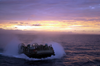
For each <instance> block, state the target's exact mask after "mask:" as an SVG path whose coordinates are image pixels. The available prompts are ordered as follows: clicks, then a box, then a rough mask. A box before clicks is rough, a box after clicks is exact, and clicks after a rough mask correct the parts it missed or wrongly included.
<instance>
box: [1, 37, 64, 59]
mask: <svg viewBox="0 0 100 66" xmlns="http://www.w3.org/2000/svg"><path fill="white" fill-rule="evenodd" d="M20 43H21V42H20V41H19V40H18V38H17V37H15V38H14V39H13V40H12V41H11V42H10V43H8V44H7V46H6V47H5V49H4V50H5V51H4V53H3V55H5V56H10V57H16V58H23V59H28V60H46V59H55V58H61V57H63V56H64V55H65V52H64V49H63V47H62V46H61V45H60V44H59V43H56V42H49V43H48V44H49V45H50V44H51V45H52V47H53V49H54V52H55V56H53V55H52V56H51V57H47V58H45V59H35V58H29V57H27V56H26V55H25V54H18V45H19V44H20Z"/></svg>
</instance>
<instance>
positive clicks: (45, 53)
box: [19, 43, 55, 58]
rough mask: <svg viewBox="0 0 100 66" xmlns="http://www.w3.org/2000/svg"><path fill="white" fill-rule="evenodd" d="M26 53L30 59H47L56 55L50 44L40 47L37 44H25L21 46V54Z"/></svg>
mask: <svg viewBox="0 0 100 66" xmlns="http://www.w3.org/2000/svg"><path fill="white" fill-rule="evenodd" d="M21 53H24V54H25V55H27V56H28V57H30V58H46V57H50V56H51V55H55V53H54V50H53V47H52V46H51V45H50V46H48V44H45V45H42V44H41V45H38V44H37V43H35V44H32V45H30V44H28V45H27V46H25V45H24V44H23V43H21V44H19V54H21Z"/></svg>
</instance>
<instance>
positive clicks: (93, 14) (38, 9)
mask: <svg viewBox="0 0 100 66" xmlns="http://www.w3.org/2000/svg"><path fill="white" fill-rule="evenodd" d="M87 18H88V19H87ZM0 20H85V21H93V20H97V21H100V0H0Z"/></svg>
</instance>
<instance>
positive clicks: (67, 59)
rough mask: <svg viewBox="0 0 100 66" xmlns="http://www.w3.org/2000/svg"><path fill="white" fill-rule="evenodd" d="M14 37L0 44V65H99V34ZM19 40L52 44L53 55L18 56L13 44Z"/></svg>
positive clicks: (15, 45)
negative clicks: (44, 56)
mask: <svg viewBox="0 0 100 66" xmlns="http://www.w3.org/2000/svg"><path fill="white" fill-rule="evenodd" d="M16 36H17V38H16V37H14V38H13V39H12V40H11V41H8V43H7V44H6V43H5V44H1V45H0V46H2V47H1V49H0V66H100V35H92V34H60V35H33V34H18V35H16ZM6 39H7V38H6ZM8 39H9V38H8ZM8 39H7V40H8ZM2 40H4V39H2ZM1 42H2V41H1ZM21 42H23V43H25V44H29V43H34V42H37V43H41V44H44V43H48V44H52V45H53V48H54V51H55V54H56V55H55V56H52V57H48V58H42V59H36V58H28V57H26V56H25V55H24V54H22V55H18V54H17V50H16V49H18V48H17V47H18V45H17V44H18V43H21ZM12 50H13V51H12Z"/></svg>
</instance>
